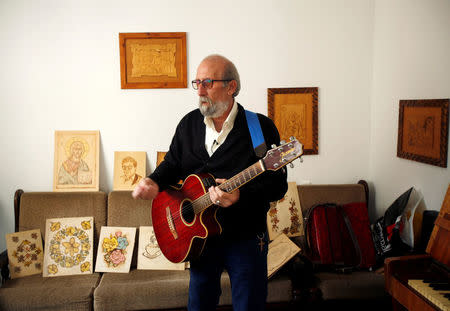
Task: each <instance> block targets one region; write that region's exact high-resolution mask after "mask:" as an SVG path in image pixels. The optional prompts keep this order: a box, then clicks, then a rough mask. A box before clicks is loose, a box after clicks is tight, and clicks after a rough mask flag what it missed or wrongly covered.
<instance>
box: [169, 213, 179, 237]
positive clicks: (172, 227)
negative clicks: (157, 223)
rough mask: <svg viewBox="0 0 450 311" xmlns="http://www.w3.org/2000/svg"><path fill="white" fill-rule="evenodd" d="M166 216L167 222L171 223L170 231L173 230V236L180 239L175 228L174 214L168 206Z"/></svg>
mask: <svg viewBox="0 0 450 311" xmlns="http://www.w3.org/2000/svg"><path fill="white" fill-rule="evenodd" d="M166 218H167V224H168V225H169V229H170V232H172V235H173V238H174V239H175V240H176V239H178V233H177V230H176V229H175V224H174V223H173V219H172V214H171V213H170V208H169V207H168V206H167V207H166Z"/></svg>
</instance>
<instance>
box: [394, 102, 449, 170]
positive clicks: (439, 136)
mask: <svg viewBox="0 0 450 311" xmlns="http://www.w3.org/2000/svg"><path fill="white" fill-rule="evenodd" d="M449 102H450V99H448V98H446V99H416V100H400V108H399V117H398V140H397V156H398V157H399V158H404V159H408V160H413V161H417V162H422V163H427V164H431V165H436V166H440V167H447V153H448V118H449V116H448V110H449V109H448V107H449Z"/></svg>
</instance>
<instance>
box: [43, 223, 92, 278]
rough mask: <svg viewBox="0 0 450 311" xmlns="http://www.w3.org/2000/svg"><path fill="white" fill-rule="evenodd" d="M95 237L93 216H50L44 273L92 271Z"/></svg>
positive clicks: (46, 235)
mask: <svg viewBox="0 0 450 311" xmlns="http://www.w3.org/2000/svg"><path fill="white" fill-rule="evenodd" d="M93 238H94V218H93V217H73V218H51V219H47V221H46V223H45V254H44V267H43V276H44V277H54V276H62V275H74V274H91V273H92V272H93V262H92V259H93V256H92V251H93V241H94V240H93Z"/></svg>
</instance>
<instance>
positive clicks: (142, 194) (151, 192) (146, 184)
mask: <svg viewBox="0 0 450 311" xmlns="http://www.w3.org/2000/svg"><path fill="white" fill-rule="evenodd" d="M158 192H159V186H158V184H157V183H155V182H154V181H153V180H151V179H150V178H148V177H146V178H142V179H141V181H140V182H139V184H138V185H137V186H136V188H134V190H133V192H132V193H131V196H132V197H133V198H134V199H144V200H153V199H154V198H156V196H157V195H158Z"/></svg>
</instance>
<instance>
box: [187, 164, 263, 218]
mask: <svg viewBox="0 0 450 311" xmlns="http://www.w3.org/2000/svg"><path fill="white" fill-rule="evenodd" d="M264 171H265V168H264V164H263V162H262V161H261V160H259V161H258V162H256V163H255V164H253V165H252V166H249V167H248V168H246V169H245V170H243V171H242V172H240V173H238V174H236V175H234V176H233V177H231V178H230V179H228V180H227V181H225V182H224V183H223V184H220V185H219V189H220V190H222V191H225V192H228V193H230V192H233V191H234V190H236V189H238V188H240V187H241V186H243V185H245V184H246V183H248V182H249V181H250V180H252V179H253V178H255V177H256V176H258V175H259V174H261V173H263V172H264ZM192 205H193V207H194V212H195V214H198V213H200V212H202V211H204V210H205V209H207V208H208V207H210V206H211V205H213V202H212V201H211V198H210V197H209V193H208V192H207V193H205V194H204V195H202V196H201V197H199V198H198V199H196V200H195V201H193V202H192Z"/></svg>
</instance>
